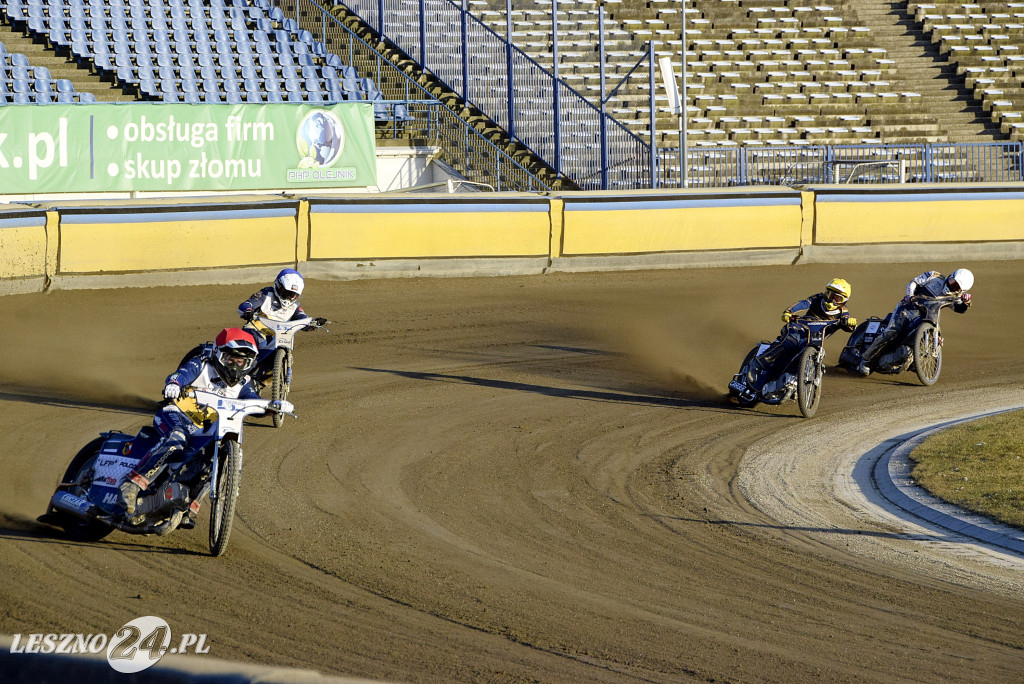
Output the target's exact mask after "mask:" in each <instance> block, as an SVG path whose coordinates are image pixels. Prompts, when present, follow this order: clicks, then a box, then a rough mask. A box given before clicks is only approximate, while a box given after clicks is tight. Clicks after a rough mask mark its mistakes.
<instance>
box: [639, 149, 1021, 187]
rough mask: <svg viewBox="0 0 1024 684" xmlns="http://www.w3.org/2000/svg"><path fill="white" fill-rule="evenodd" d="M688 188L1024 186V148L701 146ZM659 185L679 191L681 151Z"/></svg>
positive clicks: (666, 163)
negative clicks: (885, 185) (1021, 184)
mask: <svg viewBox="0 0 1024 684" xmlns="http://www.w3.org/2000/svg"><path fill="white" fill-rule="evenodd" d="M687 167H688V168H687V174H688V181H689V182H688V183H687V186H688V187H693V188H710V187H727V186H739V185H802V184H813V183H899V182H904V183H1010V182H1021V181H1024V144H1022V143H1014V142H993V143H928V144H917V145H795V146H789V147H782V146H779V147H775V146H772V147H753V146H735V147H699V148H696V149H695V148H692V147H691V148H689V149H688V152H687ZM658 171H659V177H658V182H659V185H660V186H661V187H680V185H681V183H680V159H679V148H670V149H662V150H659V153H658Z"/></svg>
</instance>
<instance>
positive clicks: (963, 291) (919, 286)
mask: <svg viewBox="0 0 1024 684" xmlns="http://www.w3.org/2000/svg"><path fill="white" fill-rule="evenodd" d="M972 287H974V274H973V273H971V272H970V271H969V270H968V269H966V268H958V269H956V270H955V271H953V272H952V273H950V274H949V275H948V276H944V275H942V274H941V273H939V272H938V271H925V272H924V273H922V274H921V275H919V276H917V277H916V278H914V279H913V280H911V281H910V282H909V283H907V294H906V296H905V297H904V298H903V300H902V301H901V302H900V303H899V304H897V305H896V308H895V309H894V310H893V312H892V315H891V316H890V317H889V325H887V326H885V329H884V330H883V331H882V334H880V335H879V336H878V337H876V338H875V341H874V342H872V343H871V346H870V347H868V348H867V349H865V350H864V355H863V356H861V359H860V364H859V365H858V366H857V368H856V371H857V372H858V373H860V374H861V375H865V376H866V375H870V374H871V368H870V367H869V365H868V364H870V363H871V362H872V361H874V360H875V357H876V356H878V354H879V353H880V352H881V351H882V349H883V348H884V347H885V345H886V344H888V343H889V341H890V340H892V338H893V337H895V336H896V334H897V333H898V332H899V331H900V330H901V329H902V328H903V325H904V324H905V323H906V321H907V318H908V317H909V316H910V315H911V311H910V309H909V308H908V306H907V305H909V304H910V302H911V300H913V298H914V297H925V298H928V299H934V298H936V297H956V298H957V300H956V302H954V304H953V311H956V312H957V313H964V312H966V311H967V309H969V308H970V306H971V293H970V292H968V290H969V289H971V288H972Z"/></svg>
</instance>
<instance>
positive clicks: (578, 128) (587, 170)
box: [341, 0, 652, 190]
mask: <svg viewBox="0 0 1024 684" xmlns="http://www.w3.org/2000/svg"><path fill="white" fill-rule="evenodd" d="M341 4H343V5H344V6H345V7H347V8H348V9H349V10H351V11H352V12H354V13H355V14H357V15H359V16H360V17H361V18H362V19H363V21H365V22H366V23H367V24H368V25H369V26H371V27H372V28H374V29H375V30H376V31H377V32H378V33H379V34H380V35H381V36H382V37H384V38H386V39H387V40H389V41H391V42H392V43H394V44H395V45H397V46H398V47H399V48H400V49H402V50H403V51H405V52H406V54H408V55H409V56H410V57H412V58H413V59H416V60H417V61H418V62H419V64H420V66H421V67H423V68H424V69H426V70H428V71H430V72H431V73H432V74H433V75H434V76H436V77H437V78H438V79H439V80H440V81H441V82H443V83H444V85H445V86H446V87H448V88H449V89H451V90H452V92H454V93H456V94H457V95H458V96H459V97H461V98H463V99H464V100H465V101H466V102H469V103H471V104H472V105H473V106H475V107H477V108H478V109H479V110H480V111H481V112H483V113H484V114H485V115H486V116H488V117H489V118H491V119H492V120H493V121H494V122H495V123H496V124H498V125H499V126H501V127H502V128H503V129H504V130H505V131H507V132H508V134H509V135H510V137H512V139H514V140H516V141H518V142H520V143H522V144H523V145H524V146H526V147H527V148H529V149H530V150H531V151H532V152H534V153H535V154H536V155H537V156H539V157H541V158H542V159H544V160H546V161H547V163H548V164H549V165H551V166H552V168H554V169H555V171H557V172H558V173H560V174H563V175H565V176H566V177H567V178H569V179H570V180H571V181H573V182H574V183H576V185H578V186H579V187H581V188H583V189H586V190H597V189H608V188H636V187H651V171H650V169H651V166H652V160H651V146H650V145H649V144H648V143H647V142H646V141H644V140H643V139H642V138H640V137H639V136H637V135H636V134H635V133H633V132H632V131H630V130H629V129H628V128H626V127H625V126H623V125H622V124H621V123H620V122H618V121H616V120H615V119H614V118H613V117H611V116H608V115H604V114H603V113H602V111H601V109H600V108H599V107H596V106H594V105H593V104H592V103H590V102H589V101H588V100H587V99H586V98H585V97H584V96H583V95H581V94H580V93H578V92H577V91H576V90H574V89H573V88H571V87H570V86H568V85H566V84H565V83H564V82H563V81H562V80H560V79H556V78H555V76H554V75H553V74H552V73H551V72H549V71H547V70H546V69H544V68H543V67H541V66H540V65H539V64H537V62H535V61H534V60H533V59H532V58H530V57H529V56H528V55H527V54H526V53H524V52H523V51H522V50H520V49H519V48H517V47H515V46H513V45H511V44H509V43H508V42H507V41H506V40H505V39H504V38H503V37H501V36H499V35H498V34H497V33H495V32H494V31H493V30H491V29H490V28H489V27H488V26H487V25H485V24H484V23H483V22H482V21H480V20H479V19H477V18H476V17H474V16H473V15H472V14H470V13H469V12H468V11H467V8H466V3H465V0H462V6H460V5H458V4H456V3H454V2H451V0H344V2H342V3H341ZM556 141H557V144H556Z"/></svg>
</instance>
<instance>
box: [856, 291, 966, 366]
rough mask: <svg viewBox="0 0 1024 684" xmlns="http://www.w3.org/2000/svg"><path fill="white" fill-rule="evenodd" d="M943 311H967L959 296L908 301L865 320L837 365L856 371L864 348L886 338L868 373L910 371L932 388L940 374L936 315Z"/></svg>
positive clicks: (940, 340)
mask: <svg viewBox="0 0 1024 684" xmlns="http://www.w3.org/2000/svg"><path fill="white" fill-rule="evenodd" d="M946 307H953V310H954V311H957V312H959V313H963V312H964V311H966V310H967V306H966V304H964V302H963V298H962V297H961V296H959V295H947V296H944V297H911V298H910V300H909V301H907V302H900V304H898V305H897V306H896V308H895V309H894V310H893V311H892V313H890V314H888V315H887V316H886V317H885V318H878V317H877V316H872V317H871V318H868V319H867V320H865V321H864V322H863V323H861V324H860V325H859V326H857V328H856V329H854V331H853V333H852V334H851V335H850V339H849V340H847V342H846V346H845V347H844V348H843V351H842V353H840V355H839V364H838V365H839V366H841V367H843V368H846V369H847V370H849V371H856V369H857V367H858V365H860V360H861V358H862V356H863V354H864V352H865V351H867V349H868V347H870V346H871V345H872V344H873V343H874V342H875V340H876V339H878V338H879V337H882V336H883V335H887V338H888V339H885V340H884V341H883V342H882V345H883V346H882V348H881V349H880V350H879V352H878V354H877V355H875V357H874V359H873V360H872V361H871V363H870V364H869V368H870V370H871V371H872V372H875V373H883V374H886V375H895V374H897V373H902V372H903V371H906V370H911V369H912V370H913V371H914V372H915V373H916V374H917V379H918V380H920V381H921V384H922V385H926V386H930V385H934V384H935V383H936V381H938V379H939V373H941V372H942V334H941V331H940V330H939V312H941V311H942V309H944V308H946ZM890 326H892V327H891V329H890ZM887 331H888V332H887Z"/></svg>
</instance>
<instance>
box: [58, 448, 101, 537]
mask: <svg viewBox="0 0 1024 684" xmlns="http://www.w3.org/2000/svg"><path fill="white" fill-rule="evenodd" d="M103 441H104V440H103V438H102V437H97V438H96V439H94V440H92V441H91V442H89V443H88V444H86V445H85V446H84V447H82V450H81V451H79V452H78V453H77V454H76V455H75V457H74V458H73V459H71V464H70V465H68V469H67V470H66V471H64V478H63V479H62V480H61V483H63V484H64V485H65V489H66V490H67V491H69V492H71V493H72V494H74V495H75V496H80V497H82V498H83V499H84V498H86V495H87V494H88V492H89V486H90V485H91V484H92V475H93V464H94V463H95V462H96V457H97V456H98V455H99V453H100V449H101V448H102V447H103ZM59 516H60V517H59V522H58V524H59V525H60V526H61V527H63V528H64V532H65V533H67V535H68V537H70V538H71V539H74V540H75V541H99V540H100V539H103V538H104V537H106V536H107V535H108V534H110V533H111V532H113V531H114V528H113V527H111V526H110V525H107V524H106V523H102V522H100V521H99V520H82V519H81V518H76V517H75V516H73V515H69V514H67V513H59Z"/></svg>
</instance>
